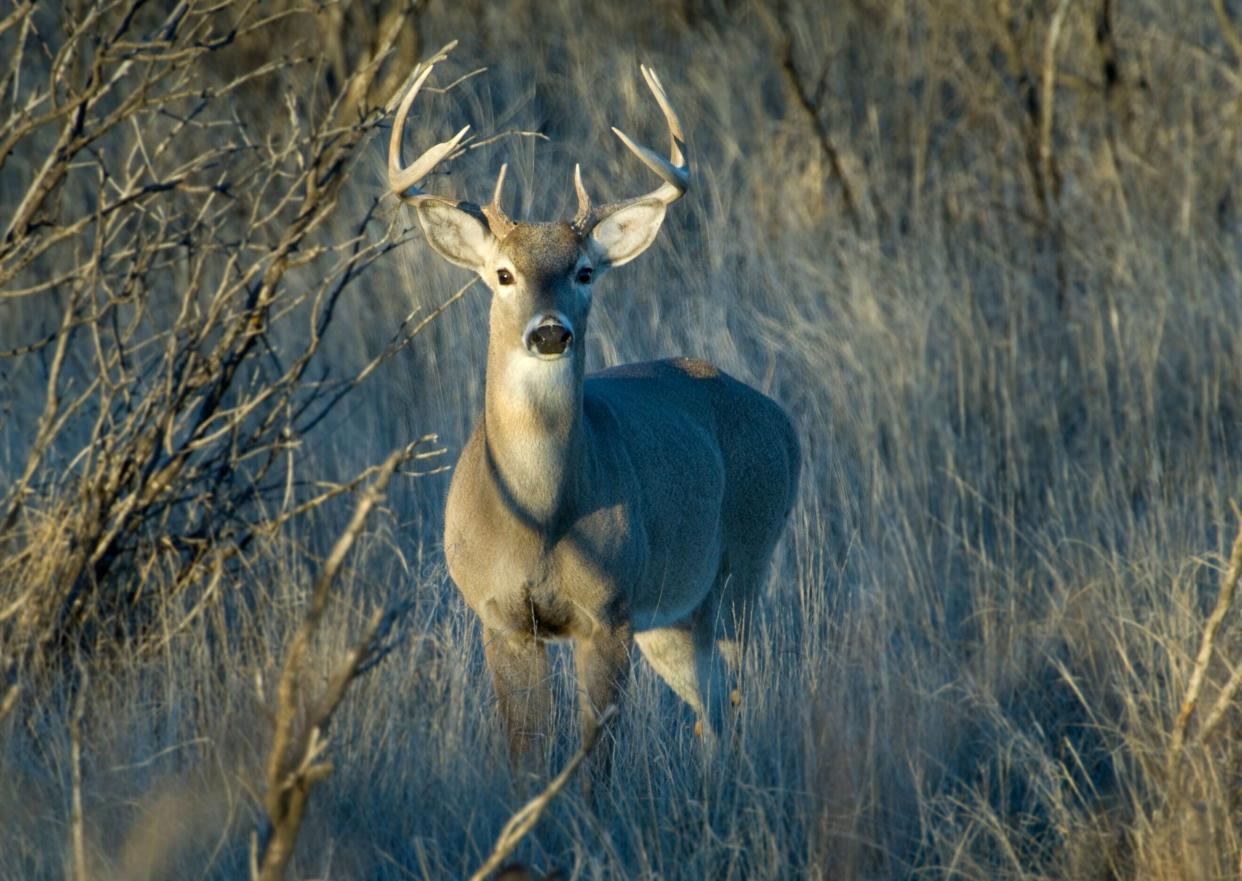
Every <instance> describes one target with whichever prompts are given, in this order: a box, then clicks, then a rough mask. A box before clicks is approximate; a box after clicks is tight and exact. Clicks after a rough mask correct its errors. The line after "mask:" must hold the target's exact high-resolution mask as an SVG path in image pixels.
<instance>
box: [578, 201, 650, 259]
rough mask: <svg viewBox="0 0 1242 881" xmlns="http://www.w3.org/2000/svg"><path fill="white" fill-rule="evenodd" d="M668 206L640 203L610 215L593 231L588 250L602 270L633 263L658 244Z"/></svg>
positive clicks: (589, 238) (588, 242)
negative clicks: (657, 236) (640, 255)
mask: <svg viewBox="0 0 1242 881" xmlns="http://www.w3.org/2000/svg"><path fill="white" fill-rule="evenodd" d="M666 208H667V206H666V205H665V204H664V203H663V202H661V201H660V200H659V199H640V200H639V201H637V202H634V203H633V204H631V205H626V206H625V207H624V208H618V209H617V210H616V211H614V212H613V213H612V214H609V215H608V216H607V217H605V218H604V219H603V220H601V221H600V222H599V223H597V224H595V228H594V229H593V230H591V234H590V235H589V236H588V237H587V247H588V248H589V249H590V253H591V258H592V259H593V260H594V261H596V264H597V265H599V266H600V267H601V268H608V267H612V266H620V265H621V264H623V263H628V262H629V261H631V260H633V259H634V258H635V257H637V256H638V255H639V254H641V253H642V252H643V251H645V250H647V248H648V247H649V246H650V245H651V243H652V242H654V241H655V237H656V233H658V232H659V231H660V224H662V223H663V222H664V211H665V209H666Z"/></svg>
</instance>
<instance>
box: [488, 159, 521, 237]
mask: <svg viewBox="0 0 1242 881" xmlns="http://www.w3.org/2000/svg"><path fill="white" fill-rule="evenodd" d="M508 171H509V163H507V162H506V163H504V164H503V165H501V166H500V173H499V174H497V175H496V188H495V189H494V190H492V201H490V202H488V203H487V204H486V205H484V206H483V216H484V217H486V218H487V224H488V226H490V227H491V230H492V233H493V234H494V235H495V236H496V237H497V238H501V239H503V238H504V237H505V236H507V235H508V234H509V233H510V232H511V231H512V230H513V227H514V226H515V224H514V223H513V221H512V220H511V219H510V218H509V215H508V214H506V213H505V209H504V206H503V205H501V204H500V197H501V196H502V195H503V193H504V189H505V174H506V173H507V172H508Z"/></svg>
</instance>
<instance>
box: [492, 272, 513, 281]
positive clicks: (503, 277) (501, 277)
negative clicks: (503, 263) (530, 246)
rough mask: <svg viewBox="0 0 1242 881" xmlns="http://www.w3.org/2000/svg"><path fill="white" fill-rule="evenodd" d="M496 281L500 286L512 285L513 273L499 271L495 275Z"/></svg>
mask: <svg viewBox="0 0 1242 881" xmlns="http://www.w3.org/2000/svg"><path fill="white" fill-rule="evenodd" d="M496 279H497V280H498V281H499V282H500V283H501V284H513V273H512V272H510V271H509V270H507V269H501V270H500V271H498V272H497V273H496Z"/></svg>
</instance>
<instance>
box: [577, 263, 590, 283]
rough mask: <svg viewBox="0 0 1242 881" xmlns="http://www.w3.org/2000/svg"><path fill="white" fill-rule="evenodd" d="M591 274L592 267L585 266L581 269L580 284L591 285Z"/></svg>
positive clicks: (579, 274) (579, 272) (579, 271)
mask: <svg viewBox="0 0 1242 881" xmlns="http://www.w3.org/2000/svg"><path fill="white" fill-rule="evenodd" d="M591 272H592V270H591V267H589V266H584V267H582V268H581V269H579V270H578V284H590V283H591Z"/></svg>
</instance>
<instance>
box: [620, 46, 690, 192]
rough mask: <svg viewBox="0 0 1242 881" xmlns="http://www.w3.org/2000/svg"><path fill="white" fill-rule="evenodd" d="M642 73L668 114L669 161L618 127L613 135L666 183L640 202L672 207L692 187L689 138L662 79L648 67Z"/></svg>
mask: <svg viewBox="0 0 1242 881" xmlns="http://www.w3.org/2000/svg"><path fill="white" fill-rule="evenodd" d="M640 69H641V70H642V72H643V79H645V80H646V81H647V88H649V89H651V94H653V95H655V99H656V102H657V103H658V104H659V105H660V110H661V111H663V113H664V119H665V121H667V122H668V132H669V137H670V140H671V142H672V145H671V146H670V148H669V158H668V159H665V158H664V157H662V156H660V155H659V154H658V153H656V152H655V151H654V150H652V149H651V148H650V147H646V146H644V145H642V144H639V143H636V142H635V141H634V140H633V139H631V138H630V136H629V135H627V134H626V133H625V132H623V131H621V130H620V129H618V128H616V127H615V126H614V127H613V130H612V133H613V134H614V135H616V136H617V137H618V138H620V139H621V143H623V144H625V146H626V147H628V148H629V149H630V152H632V153H633V154H634V155H635V156H637V157H638V158H639V159H641V160H642V161H643V164H644V165H646V166H647V167H648V168H650V169H651V170H652V171H654V172H655V173H656V174H658V175H659V176H660V178H661V179H662V180H663V181H664V183H662V184H660V186H659V187H657V188H656V189H654V190H652V191H651V192H650V193H647V194H646V195H645V196H639V197H638V198H639V199H659V200H660V201H661V202H663V203H664V204H665V205H670V204H672V203H673V202H676V201H677V200H678V199H680V198H681V197H682V196H683V195H685V193H686V189H687V188H688V187H689V186H690V163H689V162H688V161H687V160H686V153H685V146H686V138H685V135H684V134H682V130H681V120H680V119H678V118H677V111H675V110H673V105H672V104H670V103H669V100H668V94H667V93H666V92H665V91H664V86H663V85H662V84H661V83H660V78H659V77H658V76H656V73H655V71H654V70H652V69H651V68H649V67H647V66H646V65H645V64H644V65H640ZM631 201H636V200H631Z"/></svg>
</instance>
